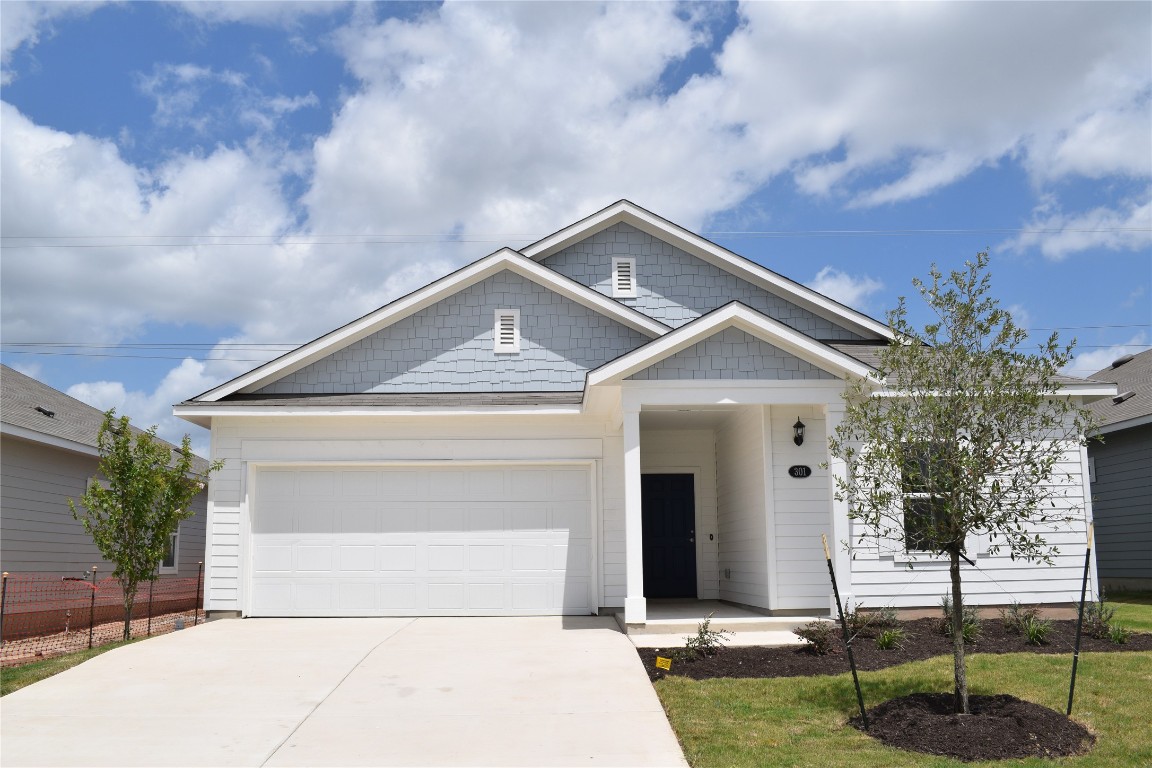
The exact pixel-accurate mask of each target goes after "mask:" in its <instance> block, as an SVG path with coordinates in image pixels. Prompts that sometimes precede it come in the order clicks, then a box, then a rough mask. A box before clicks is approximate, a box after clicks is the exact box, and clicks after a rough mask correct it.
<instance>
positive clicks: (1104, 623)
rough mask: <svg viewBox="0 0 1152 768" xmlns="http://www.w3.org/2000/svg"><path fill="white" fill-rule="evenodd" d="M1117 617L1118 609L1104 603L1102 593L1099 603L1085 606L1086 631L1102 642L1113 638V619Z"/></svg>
mask: <svg viewBox="0 0 1152 768" xmlns="http://www.w3.org/2000/svg"><path fill="white" fill-rule="evenodd" d="M1115 615H1116V609H1115V608H1112V607H1110V606H1109V605H1107V604H1106V603H1105V602H1104V593H1103V592H1101V593H1100V600H1099V601H1098V602H1091V603H1085V604H1084V631H1085V632H1087V633H1088V635H1089V636H1090V637H1095V638H1098V639H1100V640H1103V639H1104V638H1106V637H1111V634H1112V617H1113V616H1115Z"/></svg>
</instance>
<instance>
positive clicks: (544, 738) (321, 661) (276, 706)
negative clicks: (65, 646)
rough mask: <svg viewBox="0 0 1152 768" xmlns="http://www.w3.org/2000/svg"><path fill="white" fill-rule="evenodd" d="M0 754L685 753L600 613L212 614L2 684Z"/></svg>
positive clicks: (499, 761)
mask: <svg viewBox="0 0 1152 768" xmlns="http://www.w3.org/2000/svg"><path fill="white" fill-rule="evenodd" d="M0 736H2V742H0V762H2V763H3V765H4V766H5V768H12V767H13V766H33V765H52V766H68V765H76V766H79V765H84V766H263V765H269V766H363V765H378V766H433V765H435V766H575V765H581V766H588V765H593V766H594V765H602V766H684V765H687V763H685V761H684V757H683V754H682V752H681V750H680V747H679V745H678V744H677V742H676V737H675V736H674V735H673V733H672V729H671V728H670V727H669V725H668V721H667V719H666V718H665V716H664V711H663V709H662V708H661V707H660V702H659V701H658V699H657V698H656V694H655V692H654V691H653V690H652V687H651V686H650V685H649V683H648V678H647V676H646V675H645V674H644V671H643V669H642V668H641V665H640V664H639V663H638V661H637V658H636V652H635V649H634V648H633V646H632V644H631V643H630V642H629V641H628V639H627V638H626V637H625V636H624V635H622V634H620V633H619V632H618V631H617V630H616V628H615V622H614V621H612V620H611V619H609V618H596V617H566V618H563V619H561V618H420V619H249V620H243V621H240V620H225V621H216V622H212V623H210V624H207V625H205V626H200V627H196V628H190V629H187V630H184V631H182V632H175V633H173V634H170V635H165V636H163V637H157V638H153V639H151V640H147V641H145V642H142V643H137V644H136V645H132V646H128V647H126V648H121V649H117V650H115V651H110V652H108V653H106V654H104V655H102V656H99V657H97V658H95V659H92V660H90V661H88V662H86V663H84V664H81V665H80V666H78V667H75V668H74V669H71V670H69V671H67V672H64V673H62V674H60V675H57V676H56V677H53V678H50V679H48V680H44V681H42V682H40V683H36V684H35V685H32V686H29V687H28V688H25V689H23V690H20V691H17V692H16V693H13V694H9V695H8V696H5V697H4V698H3V699H0Z"/></svg>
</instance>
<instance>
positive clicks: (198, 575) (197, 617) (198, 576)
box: [192, 560, 204, 627]
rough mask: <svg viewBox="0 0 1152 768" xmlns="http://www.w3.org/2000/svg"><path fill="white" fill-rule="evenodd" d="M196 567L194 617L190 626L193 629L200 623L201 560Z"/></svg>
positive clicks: (202, 565) (202, 576)
mask: <svg viewBox="0 0 1152 768" xmlns="http://www.w3.org/2000/svg"><path fill="white" fill-rule="evenodd" d="M196 565H197V569H196V615H195V619H194V620H193V621H192V626H194V627H195V626H196V625H197V624H199V623H200V584H201V582H202V581H203V579H204V561H203V560H201V561H200V562H199V563H197V564H196Z"/></svg>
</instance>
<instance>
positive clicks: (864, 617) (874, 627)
mask: <svg viewBox="0 0 1152 768" xmlns="http://www.w3.org/2000/svg"><path fill="white" fill-rule="evenodd" d="M844 621H845V623H846V624H847V625H848V634H849V635H851V636H852V637H876V636H877V635H878V634H879V633H881V632H883V631H884V630H886V629H893V628H895V627H896V626H897V625H898V624H899V621H898V620H897V618H896V609H895V608H878V609H876V610H874V611H868V612H864V611H862V610H860V609H859V608H857V609H856V610H855V611H848V612H847V613H845V614H844Z"/></svg>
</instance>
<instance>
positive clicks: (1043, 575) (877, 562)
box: [852, 444, 1096, 608]
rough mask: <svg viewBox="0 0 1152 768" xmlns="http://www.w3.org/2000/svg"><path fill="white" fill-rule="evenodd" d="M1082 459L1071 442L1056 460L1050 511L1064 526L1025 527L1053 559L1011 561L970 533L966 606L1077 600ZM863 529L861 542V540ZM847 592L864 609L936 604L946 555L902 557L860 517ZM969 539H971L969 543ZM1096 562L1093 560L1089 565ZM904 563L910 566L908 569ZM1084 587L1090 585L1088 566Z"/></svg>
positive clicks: (944, 587)
mask: <svg viewBox="0 0 1152 768" xmlns="http://www.w3.org/2000/svg"><path fill="white" fill-rule="evenodd" d="M1084 470H1085V462H1084V461H1083V460H1082V453H1081V449H1080V447H1079V446H1078V445H1075V444H1070V445H1068V447H1067V450H1066V451H1065V452H1064V455H1063V457H1062V458H1061V460H1060V462H1059V463H1058V465H1057V473H1058V474H1059V475H1064V474H1065V473H1067V474H1069V475H1071V480H1070V481H1064V480H1062V479H1060V478H1055V479H1054V480H1053V482H1052V485H1053V486H1056V487H1062V488H1063V489H1064V496H1063V499H1062V500H1061V501H1060V502H1059V503H1058V504H1057V506H1056V508H1055V509H1054V510H1053V511H1054V512H1057V513H1059V512H1070V513H1071V514H1072V516H1073V517H1074V518H1075V521H1074V522H1073V523H1071V524H1068V525H1064V524H1045V525H1040V524H1036V525H1033V526H1031V527H1030V530H1031V531H1032V532H1034V533H1038V534H1040V535H1042V536H1043V537H1044V539H1045V540H1046V541H1047V542H1048V543H1049V544H1051V545H1053V546H1055V547H1056V549H1057V552H1056V554H1054V555H1053V564H1052V565H1044V564H1042V563H1028V562H1025V561H1023V560H1015V561H1014V560H1012V559H1011V558H1010V557H1009V555H1008V553H1007V551H1006V550H1002V551H1001V552H1000V553H999V554H997V555H991V554H989V552H988V546H989V543H990V541H991V540H990V539H989V538H988V537H973V539H972V541H971V542H970V545H969V548H970V549H973V548H974V549H975V550H976V557H975V558H973V559H974V561H975V563H976V567H975V568H973V567H971V566H969V565H967V564H964V563H962V564H961V566H960V567H961V577H962V579H963V588H964V599H965V600H966V601H968V602H970V603H971V604H973V605H1007V604H1009V603H1012V602H1013V601H1019V602H1021V603H1026V604H1030V603H1070V602H1075V601H1077V600H1079V599H1080V583H1081V579H1082V576H1083V572H1084V549H1085V544H1086V538H1087V524H1086V523H1085V516H1086V511H1085V509H1084V505H1085V495H1084V480H1085V478H1084V474H1083V472H1084ZM862 534H863V535H864V541H865V543H864V544H863V545H861V544H860V537H861V535H862ZM852 542H853V546H854V550H853V559H852V585H853V594H854V596H855V601H856V602H857V603H863V604H864V605H865V606H866V607H869V608H879V607H883V606H894V607H897V608H912V607H931V606H937V605H940V601H941V599H942V598H943V596H944V595H945V594H946V593H947V592H949V591H950V589H951V582H950V577H949V573H948V562H947V560H946V559H938V558H933V557H932V556H930V555H928V556H925V555H909V554H907V553H905V552H904V548H903V544H902V542H899V541H890V540H878V539H877V538H876V537H875V536H873V535H870V534H869V532H868V529H867V528H865V527H864V526H862V525H861V524H860V523H859V522H857V521H853V522H852ZM973 545H975V546H974V547H973ZM1093 565H1095V564H1093ZM909 566H911V568H909ZM1090 579H1091V580H1090V582H1089V589H1090V590H1092V589H1094V588H1095V583H1096V582H1095V567H1093V568H1092V574H1091V575H1090Z"/></svg>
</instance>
